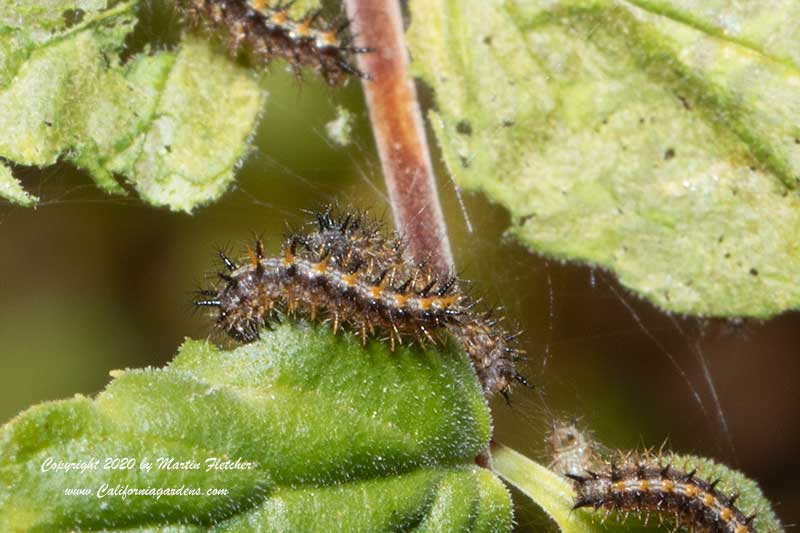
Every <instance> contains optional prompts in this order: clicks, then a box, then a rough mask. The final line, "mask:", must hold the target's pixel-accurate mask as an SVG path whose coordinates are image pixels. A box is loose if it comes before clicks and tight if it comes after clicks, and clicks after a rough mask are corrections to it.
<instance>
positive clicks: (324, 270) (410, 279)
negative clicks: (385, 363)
mask: <svg viewBox="0 0 800 533" xmlns="http://www.w3.org/2000/svg"><path fill="white" fill-rule="evenodd" d="M314 219H315V221H316V224H317V230H316V231H312V232H308V233H296V234H293V235H290V236H289V237H288V238H287V239H286V241H285V243H284V245H283V250H282V253H281V254H280V256H278V257H266V256H265V254H264V247H263V244H262V243H261V241H257V242H256V244H255V247H254V248H253V249H251V250H249V257H248V260H247V262H246V263H245V264H243V265H242V266H237V265H236V264H235V263H234V262H233V261H232V260H231V259H229V258H228V257H227V256H225V254H223V253H220V256H221V258H222V261H223V263H224V265H225V267H226V269H227V272H223V273H220V278H221V279H222V281H223V284H222V286H221V287H218V288H213V289H208V290H204V291H201V295H202V297H203V299H200V300H197V301H195V302H194V303H195V305H198V306H204V307H212V308H216V309H217V316H216V323H217V326H218V327H219V328H220V329H222V330H224V331H225V332H227V333H228V335H230V336H231V337H233V338H235V339H238V340H241V341H244V342H249V341H252V340H254V339H256V338H258V336H259V329H260V328H261V327H262V326H264V325H269V323H270V322H272V321H274V320H276V319H277V317H278V316H279V315H278V313H281V312H288V313H289V314H299V315H302V316H304V317H307V318H309V319H310V320H312V321H313V320H317V319H319V318H320V317H324V318H325V319H326V320H330V321H331V323H332V326H333V330H334V332H336V331H338V330H339V328H340V327H341V326H344V327H347V328H348V329H350V330H352V331H354V332H356V333H357V334H359V335H360V336H361V338H362V342H365V343H366V340H367V337H368V336H370V337H374V336H383V337H384V338H386V337H388V340H389V342H390V345H391V348H392V349H393V350H394V348H395V345H396V344H400V343H402V342H403V339H404V338H406V337H410V338H411V339H413V340H416V341H417V342H420V343H424V342H433V343H436V342H437V341H438V340H439V337H440V335H442V334H445V333H447V334H450V335H452V336H454V337H455V338H456V339H457V340H458V341H459V342H460V343H461V345H462V346H463V347H464V350H465V351H466V353H467V354H468V355H469V357H470V359H471V361H472V364H473V367H474V368H475V371H476V374H477V376H478V379H479V380H480V382H481V385H482V387H483V392H484V395H485V396H486V397H487V398H488V397H490V396H492V395H493V394H494V393H496V392H499V393H501V394H502V395H503V396H505V397H506V398H508V391H509V388H510V386H511V384H512V383H513V382H514V381H517V382H519V383H522V384H525V385H529V384H528V382H527V380H526V379H525V378H524V377H523V376H521V375H520V374H519V373H518V372H517V371H516V370H515V365H514V363H515V362H516V361H517V360H519V359H522V358H523V357H522V352H521V350H520V349H518V348H517V347H516V346H515V343H514V341H515V339H516V338H517V336H518V334H514V335H510V334H508V333H507V332H506V331H504V330H503V329H502V328H501V327H500V325H499V320H498V319H495V318H493V317H492V313H491V312H482V311H478V310H477V302H475V301H474V300H472V299H471V298H470V297H469V296H467V295H466V294H465V293H464V292H463V291H462V290H461V289H460V284H459V283H458V279H457V278H456V276H453V275H447V276H441V275H440V274H438V273H436V272H435V271H434V270H433V269H432V268H431V267H430V266H429V265H427V264H426V263H416V262H414V261H413V260H412V259H411V258H410V257H408V255H407V254H406V253H405V243H404V241H403V239H401V238H400V237H399V236H397V235H396V234H392V235H389V236H385V235H384V234H383V233H382V232H381V225H380V224H379V223H377V222H375V221H372V220H370V219H369V218H367V217H366V216H365V215H364V214H363V213H359V212H356V211H350V212H347V213H343V214H338V213H334V212H333V210H332V208H328V209H326V210H324V211H321V212H318V213H316V214H315V215H314Z"/></svg>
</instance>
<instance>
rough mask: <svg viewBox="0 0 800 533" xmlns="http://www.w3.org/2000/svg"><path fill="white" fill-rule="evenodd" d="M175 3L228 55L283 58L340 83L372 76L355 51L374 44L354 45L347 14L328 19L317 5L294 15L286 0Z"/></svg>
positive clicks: (254, 61) (263, 61)
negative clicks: (358, 64)
mask: <svg viewBox="0 0 800 533" xmlns="http://www.w3.org/2000/svg"><path fill="white" fill-rule="evenodd" d="M176 5H177V6H178V9H179V10H180V12H181V13H182V16H183V19H184V21H185V24H186V26H187V27H188V28H189V29H192V30H197V31H200V32H202V33H204V34H207V35H210V36H212V37H216V38H218V39H219V40H221V41H222V43H223V44H224V46H225V48H226V49H227V51H228V53H229V55H230V56H232V57H234V58H239V57H243V58H245V59H247V60H248V61H249V62H250V64H251V65H252V66H254V67H258V66H267V65H269V64H270V63H271V62H272V61H273V60H275V59H283V60H285V61H287V62H288V63H289V64H290V65H291V67H292V69H293V70H294V71H295V74H296V75H297V76H298V77H301V75H302V69H303V68H310V69H313V70H316V71H317V72H319V73H320V74H321V75H322V77H323V78H324V79H325V81H326V82H327V83H328V84H329V85H342V84H344V83H345V82H346V81H347V80H348V79H349V78H351V77H353V76H355V77H357V78H363V79H369V75H367V74H366V73H364V72H361V71H360V70H359V69H358V68H357V67H356V66H355V65H354V64H353V62H352V57H353V55H355V54H363V53H367V52H370V51H371V50H370V49H369V48H367V47H360V46H354V45H353V42H352V37H351V36H349V35H347V34H346V28H347V26H348V25H349V21H347V20H340V21H334V22H332V23H326V22H324V21H323V20H322V19H321V17H320V16H319V11H314V12H310V13H307V14H306V15H305V16H303V17H302V18H300V19H297V20H295V19H293V18H292V17H291V16H290V15H289V12H288V5H285V4H283V3H281V2H277V3H274V2H267V1H266V0H177V2H176Z"/></svg>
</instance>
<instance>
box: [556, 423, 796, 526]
mask: <svg viewBox="0 0 800 533" xmlns="http://www.w3.org/2000/svg"><path fill="white" fill-rule="evenodd" d="M545 442H546V443H547V448H548V451H549V453H550V456H551V458H552V462H551V463H550V466H549V468H550V469H551V470H553V471H554V472H556V473H559V474H561V475H563V476H564V477H566V478H568V479H570V480H572V482H573V487H574V489H575V492H576V493H577V497H576V500H575V505H574V509H579V508H582V507H591V508H593V509H595V510H599V509H603V510H605V511H606V514H607V515H608V514H622V515H623V516H628V515H630V514H633V515H636V516H638V517H639V518H643V519H645V520H647V519H648V518H649V516H650V515H657V516H658V518H659V519H660V520H661V521H664V520H670V521H673V522H674V523H675V524H676V525H677V526H681V525H682V526H685V527H687V528H688V529H689V530H690V531H705V532H711V533H752V532H755V531H757V527H756V526H758V529H763V530H767V531H770V532H777V531H782V529H781V526H780V522H779V521H778V519H777V517H776V516H775V514H774V513H773V512H772V510H771V509H770V508H769V507H770V506H769V502H767V501H766V499H765V498H764V496H763V494H762V493H761V491H760V489H759V488H758V486H757V485H756V484H755V483H754V482H753V481H751V480H749V479H747V478H746V477H744V476H743V475H742V474H740V473H739V472H736V471H734V470H731V469H729V468H727V467H725V466H724V465H721V464H718V463H714V462H713V461H710V460H708V459H703V458H700V457H694V456H681V455H677V454H672V453H659V454H654V453H651V452H644V453H636V452H620V451H617V452H613V453H611V452H609V451H608V449H607V448H605V446H603V445H602V444H601V443H599V442H597V441H596V440H595V439H594V438H592V436H591V434H590V433H589V432H588V431H586V430H584V429H580V428H579V427H578V425H577V423H576V421H575V420H572V421H570V422H564V421H560V420H556V421H554V422H553V427H552V430H551V431H550V433H549V434H548V435H547V437H546V438H545ZM676 465H681V466H682V467H679V466H676ZM708 479H714V480H715V481H708ZM724 485H728V486H733V485H735V486H738V488H740V489H741V490H742V493H741V494H742V497H741V498H739V496H738V494H731V495H726V494H725V493H724V492H723V491H722V490H721V489H720V488H719V487H721V486H724ZM737 503H741V504H743V505H745V506H750V508H751V509H753V508H755V507H757V508H759V513H758V518H757V517H756V514H755V513H752V512H751V513H745V512H743V511H742V509H741V507H737Z"/></svg>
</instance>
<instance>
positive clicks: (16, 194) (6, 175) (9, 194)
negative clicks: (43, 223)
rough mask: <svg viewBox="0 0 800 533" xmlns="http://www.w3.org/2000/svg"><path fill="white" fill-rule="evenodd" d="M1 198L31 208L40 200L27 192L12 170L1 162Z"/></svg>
mask: <svg viewBox="0 0 800 533" xmlns="http://www.w3.org/2000/svg"><path fill="white" fill-rule="evenodd" d="M0 197H2V198H5V199H6V200H11V201H12V202H15V203H18V204H20V205H24V206H26V207H30V206H32V205H34V204H35V203H36V202H37V201H38V200H39V199H38V198H36V197H35V196H32V195H30V194H28V193H27V192H25V189H23V188H22V184H21V183H20V182H19V180H18V179H16V178H15V177H14V176H13V175H12V174H11V169H10V168H8V167H7V166H5V165H4V164H3V163H2V162H0Z"/></svg>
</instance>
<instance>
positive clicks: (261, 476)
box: [0, 324, 511, 532]
mask: <svg viewBox="0 0 800 533" xmlns="http://www.w3.org/2000/svg"><path fill="white" fill-rule="evenodd" d="M112 374H113V375H114V377H115V379H114V380H113V381H112V383H111V384H110V385H109V386H108V387H107V388H106V390H104V391H103V392H101V393H100V394H99V395H98V396H97V398H95V399H88V398H85V397H80V396H79V397H76V398H74V399H71V400H64V401H59V402H52V403H46V404H43V405H39V406H36V407H33V408H31V409H29V410H28V411H25V412H24V413H22V414H21V415H19V416H18V417H17V418H15V419H13V420H12V421H11V422H10V423H9V424H8V425H7V426H6V427H5V428H4V431H3V432H2V434H0V530H2V531H48V532H50V531H68V530H74V529H81V530H94V529H103V530H109V531H122V530H125V531H131V530H132V531H206V530H208V529H209V528H211V526H215V529H214V531H254V530H258V531H261V530H264V531H266V530H280V531H309V530H322V529H324V528H326V527H327V528H329V527H330V526H331V525H332V524H335V525H336V527H337V528H339V529H340V530H342V531H380V530H392V531H396V530H404V531H405V530H412V529H413V530H437V531H443V530H472V531H507V530H509V529H510V527H511V506H510V499H509V495H508V493H507V492H506V490H505V488H504V487H503V485H502V483H500V481H499V480H497V479H496V478H495V477H494V476H493V475H491V473H490V472H488V471H486V470H483V469H481V468H478V467H477V466H475V462H474V461H475V457H476V455H477V454H479V453H480V452H481V450H483V449H485V447H486V446H488V442H489V436H490V430H491V427H490V418H489V413H488V409H487V405H486V402H485V401H484V399H483V396H482V393H481V389H480V386H479V384H478V383H477V380H476V378H475V375H474V372H473V371H472V368H471V365H470V364H469V362H468V360H467V359H466V358H465V357H464V355H463V353H461V352H460V351H459V350H458V349H457V348H456V347H455V346H454V345H451V346H448V347H446V349H442V350H441V351H434V350H432V349H431V350H427V351H423V350H421V349H419V348H401V349H399V350H397V351H396V352H390V351H389V348H388V347H387V346H386V345H385V343H380V342H378V341H374V342H370V343H368V345H367V346H366V347H363V348H362V346H361V345H360V342H359V340H358V339H357V338H355V337H354V336H351V335H344V336H343V335H338V336H337V335H333V334H332V333H331V332H330V331H329V330H328V329H327V328H313V327H310V326H307V325H303V324H300V325H291V324H286V325H283V326H280V327H278V328H277V329H275V330H274V331H271V332H266V333H265V334H264V338H263V340H261V341H258V342H255V343H252V344H249V345H245V346H241V347H238V348H236V349H234V350H232V351H221V350H219V349H218V348H216V347H214V346H213V345H211V344H209V343H208V342H203V341H191V340H190V341H187V342H186V343H185V344H184V345H183V346H182V348H181V350H180V353H179V354H178V356H177V357H176V358H175V359H174V361H173V362H172V363H171V364H170V365H169V366H168V367H167V368H164V369H151V368H148V369H143V370H125V371H115V372H113V373H112ZM109 457H110V458H115V457H116V458H133V460H134V461H135V464H134V465H133V468H131V469H120V470H104V469H103V466H104V461H105V459H106V458H109ZM166 457H169V458H173V459H174V460H175V461H181V462H185V461H196V462H197V463H199V468H200V470H194V469H189V470H183V469H178V470H175V469H159V468H158V463H157V459H158V458H166ZM208 458H220V459H223V460H230V461H236V460H237V459H238V460H240V464H242V462H246V463H252V464H253V465H254V467H253V468H251V469H227V470H222V469H212V470H210V471H206V465H207V463H206V461H207V459H208ZM48 459H50V460H51V461H53V462H54V463H50V462H48ZM93 460H98V461H99V465H97V467H96V469H86V470H84V471H75V470H73V471H69V472H66V471H63V470H52V469H47V465H48V464H58V463H64V462H66V463H70V462H71V463H74V462H84V463H87V462H91V461H93ZM145 460H147V461H148V462H149V463H150V464H151V469H150V470H149V471H148V470H146V469H142V465H143V463H144V461H145ZM104 486H107V487H109V488H115V487H122V488H130V489H146V488H153V489H168V488H178V487H186V488H189V489H199V490H200V491H201V492H202V493H203V495H200V496H185V495H184V496H174V495H164V496H162V497H160V498H156V497H155V496H145V495H136V494H130V495H128V496H127V498H124V499H123V498H122V497H120V496H112V495H106V496H105V497H103V498H98V497H97V491H98V490H102V489H101V488H102V487H104ZM83 488H85V489H89V493H90V494H89V495H67V494H66V493H65V491H66V490H68V489H83ZM212 488H214V489H224V490H227V491H228V492H227V494H226V495H217V496H211V495H206V494H205V492H206V491H207V490H208V489H212ZM153 528H155V529H153Z"/></svg>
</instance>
